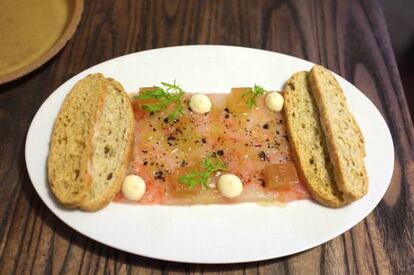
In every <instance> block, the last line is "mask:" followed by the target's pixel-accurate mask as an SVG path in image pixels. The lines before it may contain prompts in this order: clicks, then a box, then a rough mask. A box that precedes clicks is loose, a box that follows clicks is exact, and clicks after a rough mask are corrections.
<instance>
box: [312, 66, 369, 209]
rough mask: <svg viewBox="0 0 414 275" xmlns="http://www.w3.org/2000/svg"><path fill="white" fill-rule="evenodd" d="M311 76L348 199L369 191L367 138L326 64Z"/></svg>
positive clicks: (338, 177)
mask: <svg viewBox="0 0 414 275" xmlns="http://www.w3.org/2000/svg"><path fill="white" fill-rule="evenodd" d="M309 80H310V84H311V88H312V94H313V96H314V98H315V103H316V105H317V106H318V109H319V112H320V120H321V125H322V128H323V131H324V133H325V137H326V144H327V146H328V151H329V155H330V157H331V159H332V164H333V167H334V170H335V178H336V183H337V185H338V188H339V189H340V190H341V191H342V192H343V194H344V196H345V198H346V199H347V200H350V201H353V200H356V199H359V198H361V197H362V196H364V195H365V194H366V193H367V192H368V175H367V171H366V168H365V163H364V159H363V158H364V156H365V145H364V139H363V136H362V133H361V130H360V128H359V126H358V125H357V124H356V122H355V118H354V117H353V116H352V114H351V113H350V111H349V110H348V106H347V102H346V98H345V95H344V93H343V91H342V89H341V87H340V86H339V84H338V82H337V81H336V79H335V77H334V76H333V75H332V74H331V73H330V72H329V71H328V70H327V69H325V68H324V67H322V66H314V67H313V68H312V70H311V71H310V73H309Z"/></svg>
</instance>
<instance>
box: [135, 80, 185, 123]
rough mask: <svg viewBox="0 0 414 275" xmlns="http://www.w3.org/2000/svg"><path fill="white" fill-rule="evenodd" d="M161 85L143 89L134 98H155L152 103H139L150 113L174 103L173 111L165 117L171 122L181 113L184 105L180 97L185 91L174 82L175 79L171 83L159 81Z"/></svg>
mask: <svg viewBox="0 0 414 275" xmlns="http://www.w3.org/2000/svg"><path fill="white" fill-rule="evenodd" d="M161 85H162V86H164V87H159V86H154V87H153V89H151V90H147V91H143V92H141V93H140V94H139V95H137V96H135V97H134V98H135V99H141V100H148V99H154V100H156V102H154V103H149V104H143V105H141V109H142V110H144V111H146V112H150V113H156V112H159V111H161V110H164V109H165V108H167V107H168V106H169V105H170V104H174V109H173V111H172V112H171V113H170V114H169V115H168V117H167V120H168V122H171V121H174V120H176V119H177V118H178V117H179V116H181V115H182V114H183V110H184V106H183V102H182V98H183V96H184V94H185V92H184V91H183V89H181V88H180V86H179V85H178V84H176V83H175V80H174V83H173V84H169V83H166V82H161Z"/></svg>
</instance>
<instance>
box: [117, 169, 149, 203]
mask: <svg viewBox="0 0 414 275" xmlns="http://www.w3.org/2000/svg"><path fill="white" fill-rule="evenodd" d="M145 189H146V188H145V182H144V180H143V179H142V178H141V177H140V176H137V175H128V176H127V177H126V178H125V180H124V182H123V183H122V194H123V195H124V197H125V198H127V199H128V200H131V201H138V200H140V199H141V198H142V196H143V195H144V193H145Z"/></svg>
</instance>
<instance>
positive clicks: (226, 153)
mask: <svg viewBox="0 0 414 275" xmlns="http://www.w3.org/2000/svg"><path fill="white" fill-rule="evenodd" d="M245 89H246V88H233V89H232V92H231V93H230V94H208V97H209V99H210V101H211V102H212V110H211V111H210V112H209V113H206V114H196V113H194V112H193V111H192V110H191V108H190V107H188V106H189V105H188V101H189V98H190V96H191V94H186V95H185V97H184V106H185V108H184V110H183V114H182V115H181V116H180V117H179V118H178V119H176V120H175V121H172V122H170V121H168V120H167V119H166V118H167V117H168V114H169V113H170V111H171V110H170V109H169V108H166V110H162V111H160V112H157V113H149V112H146V111H143V110H142V109H141V108H140V105H142V104H144V103H145V102H144V101H143V100H137V99H131V100H132V106H133V109H134V114H135V143H134V147H133V156H132V159H131V163H130V167H129V173H130V174H136V175H139V176H140V177H142V178H143V179H144V181H145V183H146V192H145V194H144V196H143V197H142V198H141V200H140V201H139V202H138V203H139V204H173V205H188V204H212V203H239V202H266V203H267V202H282V203H284V202H289V201H292V200H299V199H304V198H308V197H309V194H308V192H307V190H306V188H305V187H304V185H303V184H302V183H301V182H300V180H299V179H298V176H297V173H296V169H295V167H294V163H293V159H292V156H291V154H290V151H289V142H288V136H287V133H286V129H285V123H284V120H283V115H282V113H277V112H272V111H270V110H268V109H267V108H266V106H265V103H264V96H259V97H257V100H256V105H255V106H253V107H252V108H248V107H247V105H246V104H245V101H244V99H243V97H242V94H243V91H245ZM211 156H213V157H214V158H219V159H220V160H221V161H222V162H223V163H224V164H225V166H226V170H225V171H223V172H216V173H213V174H212V175H210V178H209V180H208V186H207V187H208V188H206V187H205V186H203V185H201V184H200V185H197V186H196V187H193V188H189V187H188V186H186V185H185V184H183V183H181V182H180V181H179V178H180V177H181V176H183V175H186V174H188V173H191V172H194V171H200V169H201V165H200V161H201V160H203V159H205V158H208V157H211ZM222 173H232V174H235V175H237V176H238V177H239V178H240V179H241V181H242V183H243V191H242V193H241V195H240V196H238V197H236V198H232V199H229V198H225V197H223V196H221V195H220V193H219V191H218V189H217V188H216V182H217V180H218V178H219V177H220V175H221V174H222ZM122 200H123V199H122V195H121V194H120V195H119V196H118V199H117V201H122Z"/></svg>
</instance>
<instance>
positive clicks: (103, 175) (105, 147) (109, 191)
mask: <svg viewBox="0 0 414 275" xmlns="http://www.w3.org/2000/svg"><path fill="white" fill-rule="evenodd" d="M105 89H106V91H107V95H106V97H105V101H104V104H103V109H102V111H101V115H100V118H99V120H98V121H97V122H96V124H95V129H94V131H95V134H94V136H93V139H92V147H93V155H92V159H91V163H90V174H91V176H92V185H91V189H90V191H89V192H88V194H87V196H86V197H85V199H84V200H82V201H81V203H80V204H79V206H80V208H82V209H84V210H87V211H95V210H99V209H101V208H102V207H104V206H105V205H107V204H108V203H109V202H110V201H112V199H113V198H114V197H115V195H116V194H117V193H118V192H119V191H120V189H121V185H122V182H123V180H124V178H125V176H126V173H127V168H128V163H129V159H130V156H131V152H132V142H133V129H134V125H133V123H134V118H133V111H132V107H131V103H130V99H129V97H128V95H127V94H126V93H125V91H124V89H123V87H122V86H121V84H120V83H118V82H117V81H115V80H113V79H107V82H106V83H105Z"/></svg>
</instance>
